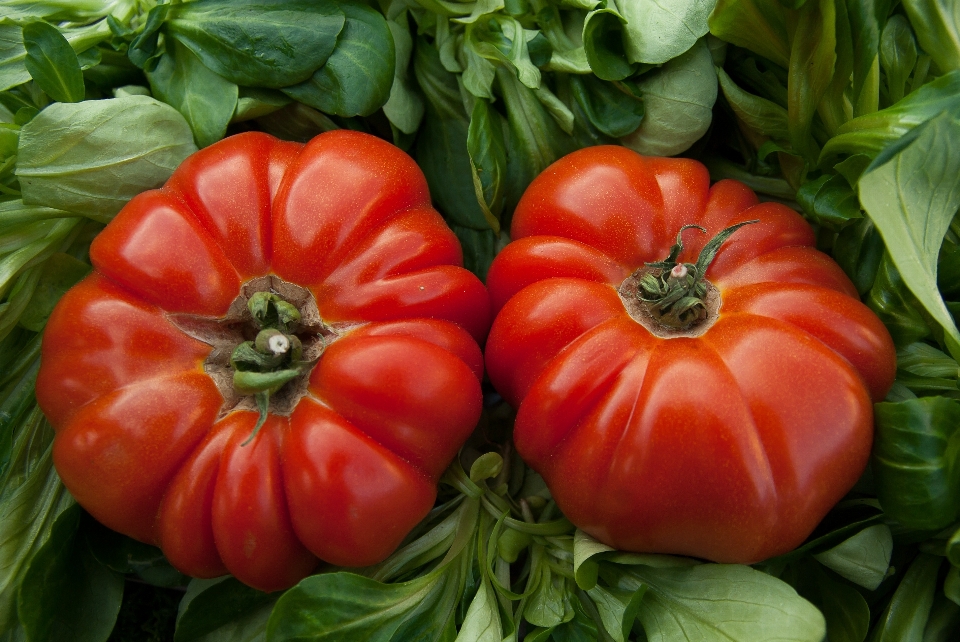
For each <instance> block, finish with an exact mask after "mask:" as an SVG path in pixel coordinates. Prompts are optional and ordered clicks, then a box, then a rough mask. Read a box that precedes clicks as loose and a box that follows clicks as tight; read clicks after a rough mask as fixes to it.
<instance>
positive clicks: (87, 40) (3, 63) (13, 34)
mask: <svg viewBox="0 0 960 642" xmlns="http://www.w3.org/2000/svg"><path fill="white" fill-rule="evenodd" d="M31 29H36V27H31ZM41 29H42V27H41ZM61 33H62V35H63V37H64V38H65V39H66V41H67V42H68V43H69V44H70V47H71V48H72V49H73V50H74V51H76V52H81V51H86V50H87V49H89V48H90V47H93V46H94V45H97V44H99V43H101V42H103V41H104V40H106V39H107V38H109V37H110V29H109V27H108V26H107V24H106V22H105V21H100V22H94V23H92V24H90V25H86V26H83V27H77V28H69V29H63V30H62V31H61ZM26 58H27V50H26V47H25V46H24V38H23V29H22V27H21V26H20V25H19V24H17V23H15V22H10V21H7V20H4V19H2V18H0V91H6V90H8V89H10V88H11V87H16V86H18V85H22V84H23V83H25V82H27V81H29V80H30V77H31V76H30V72H29V71H27V67H26V65H25V62H26Z"/></svg>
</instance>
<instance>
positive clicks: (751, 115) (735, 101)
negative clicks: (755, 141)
mask: <svg viewBox="0 0 960 642" xmlns="http://www.w3.org/2000/svg"><path fill="white" fill-rule="evenodd" d="M717 77H718V78H719V80H720V89H721V90H722V91H723V96H724V98H726V99H727V102H728V103H729V104H730V107H731V108H732V109H733V111H734V113H735V114H736V115H737V118H739V119H740V122H742V123H743V124H744V125H745V126H747V127H748V128H750V129H751V130H752V131H753V132H754V133H756V134H758V135H760V136H764V137H767V138H772V139H773V140H776V141H782V142H786V141H788V140H789V138H790V129H789V116H788V114H787V110H786V109H784V108H783V107H781V106H780V105H778V104H777V103H775V102H773V101H772V100H767V99H766V98H761V97H760V96H755V95H753V94H751V93H749V92H746V91H744V90H743V89H741V88H740V87H738V86H737V84H736V83H735V82H733V79H732V78H731V77H730V76H729V75H728V74H727V72H725V71H724V70H723V69H720V68H719V67H718V68H717Z"/></svg>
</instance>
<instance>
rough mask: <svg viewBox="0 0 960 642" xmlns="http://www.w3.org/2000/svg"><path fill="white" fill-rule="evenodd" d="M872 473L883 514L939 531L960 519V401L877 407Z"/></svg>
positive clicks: (938, 399) (930, 399)
mask: <svg viewBox="0 0 960 642" xmlns="http://www.w3.org/2000/svg"><path fill="white" fill-rule="evenodd" d="M875 412H876V423H877V432H876V438H875V442H874V448H873V464H872V466H873V472H874V477H875V484H876V489H877V497H878V498H879V500H880V503H881V505H882V506H883V509H884V511H886V513H887V514H888V515H890V516H891V517H893V518H894V519H896V520H897V521H898V522H900V523H901V524H903V525H904V526H907V527H909V528H915V529H923V530H935V529H938V528H943V527H945V526H947V525H949V524H951V523H952V522H953V521H955V520H956V519H957V517H958V516H960V432H958V427H960V402H957V401H954V400H953V399H947V398H945V397H924V398H920V399H910V400H907V401H900V402H896V403H890V402H884V403H879V404H877V405H876V410H875Z"/></svg>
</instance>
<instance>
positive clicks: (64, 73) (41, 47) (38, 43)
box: [23, 21, 85, 103]
mask: <svg viewBox="0 0 960 642" xmlns="http://www.w3.org/2000/svg"><path fill="white" fill-rule="evenodd" d="M23 46H24V49H26V52H27V57H26V59H24V61H23V64H24V65H25V66H26V68H27V71H28V72H30V76H31V77H32V78H33V80H34V82H36V83H37V86H38V87H40V89H42V90H43V91H45V92H46V93H47V94H48V95H49V96H50V97H51V98H53V99H54V100H58V101H60V102H64V103H76V102H80V101H81V100H83V96H84V91H85V90H84V87H83V72H81V71H80V61H79V60H78V59H77V54H76V53H75V52H74V51H73V48H71V47H70V43H69V42H67V39H66V38H64V37H63V36H62V35H61V34H60V30H59V29H57V28H56V27H54V26H53V25H51V24H48V23H46V22H42V21H37V22H30V23H27V24H26V25H24V27H23Z"/></svg>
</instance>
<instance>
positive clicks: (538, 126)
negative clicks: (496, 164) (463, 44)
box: [497, 67, 575, 229]
mask: <svg viewBox="0 0 960 642" xmlns="http://www.w3.org/2000/svg"><path fill="white" fill-rule="evenodd" d="M497 81H498V84H499V86H500V91H501V93H502V94H503V103H504V105H505V106H506V110H507V124H508V131H509V137H508V140H507V192H506V207H505V209H506V211H507V213H508V214H509V215H512V214H513V208H514V207H516V204H517V201H519V200H520V196H521V195H522V194H523V192H524V191H525V190H526V189H527V186H529V185H530V181H532V180H533V179H534V178H536V177H537V176H538V175H539V174H540V172H542V171H543V170H545V169H546V168H547V167H548V166H549V165H550V164H551V163H553V162H554V161H556V160H557V159H559V158H560V157H561V156H564V155H566V154H568V153H570V152H572V151H573V150H574V149H575V144H574V142H573V139H572V138H571V137H570V136H568V135H567V134H566V133H565V132H564V131H563V130H562V129H561V128H560V126H559V125H558V124H557V121H556V120H555V119H554V118H553V117H552V116H551V115H550V113H549V112H548V111H547V109H546V108H545V107H544V106H543V103H542V102H541V101H540V100H539V99H538V98H537V94H536V92H534V91H533V90H531V89H529V88H528V87H526V86H524V85H523V84H522V83H521V82H520V81H519V80H518V79H517V77H516V76H515V75H514V74H512V73H510V72H508V71H507V70H506V69H504V68H502V67H501V68H499V69H497ZM508 221H509V218H508V217H506V216H505V217H503V218H502V219H501V224H502V225H503V227H504V228H505V229H506V228H507V227H508Z"/></svg>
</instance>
